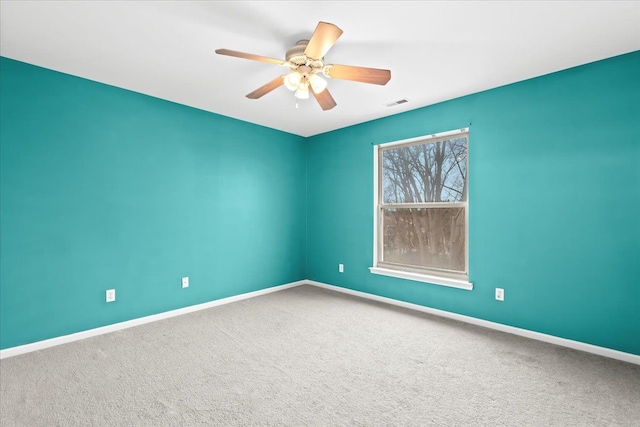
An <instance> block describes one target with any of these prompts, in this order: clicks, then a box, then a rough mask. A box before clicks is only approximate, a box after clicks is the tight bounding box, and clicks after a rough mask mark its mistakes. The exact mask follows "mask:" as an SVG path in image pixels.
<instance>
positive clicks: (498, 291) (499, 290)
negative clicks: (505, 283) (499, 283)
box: [496, 288, 504, 301]
mask: <svg viewBox="0 0 640 427" xmlns="http://www.w3.org/2000/svg"><path fill="white" fill-rule="evenodd" d="M496 299H497V300H498V301H504V289H502V288H496Z"/></svg>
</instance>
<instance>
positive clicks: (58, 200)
mask: <svg viewBox="0 0 640 427" xmlns="http://www.w3.org/2000/svg"><path fill="white" fill-rule="evenodd" d="M0 61H1V62H0V73H1V74H0V84H1V87H0V93H1V101H0V102H1V104H0V125H1V126H0V128H1V131H0V132H1V133H0V143H1V146H0V159H1V165H0V167H1V175H0V184H1V188H0V197H1V198H0V203H1V217H0V221H1V223H0V226H1V234H0V251H1V252H0V253H1V258H0V263H1V264H0V348H7V347H13V346H16V345H21V344H25V343H30V342H34V341H38V340H43V339H47V338H51V337H55V336H59V335H64V334H69V333H73V332H77V331H81V330H86V329H90V328H95V327H98V326H103V325H107V324H111V323H115V322H120V321H124V320H128V319H132V318H136V317H141V316H145V315H150V314H154V313H159V312H163V311H167V310H171V309H175V308H179V307H184V306H189V305H193V304H197V303H202V302H206V301H211V300H215V299H219V298H223V297H228V296H231V295H236V294H240V293H245V292H249V291H255V290H258V289H262V288H265V287H269V286H275V285H280V284H283V283H288V282H292V281H296V280H300V279H303V278H304V277H305V253H304V247H305V217H306V211H305V200H306V194H305V192H306V189H305V185H306V183H305V177H306V166H305V158H306V144H305V141H304V139H303V138H301V137H298V136H294V135H290V134H286V133H283V132H278V131H275V130H272V129H267V128H264V127H260V126H256V125H253V124H249V123H245V122H241V121H238V120H233V119H230V118H227V117H222V116H218V115H214V114H211V113H207V112H204V111H200V110H196V109H192V108H188V107H184V106H180V105H177V104H174V103H171V102H167V101H162V100H159V99H155V98H152V97H148V96H144V95H140V94H137V93H133V92H129V91H126V90H122V89H117V88H114V87H111V86H107V85H103V84H99V83H95V82H91V81H88V80H84V79H80V78H77V77H72V76H69V75H65V74H61V73H57V72H53V71H49V70H45V69H43V68H38V67H34V66H31V65H27V64H24V63H21V62H16V61H12V60H9V59H6V58H2V59H1V60H0ZM211 96H215V94H211ZM182 276H189V277H190V280H191V284H190V285H191V286H190V288H188V289H184V290H183V289H181V284H180V278H181V277H182ZM110 288H115V289H116V296H117V299H116V301H115V302H114V303H110V304H107V303H106V302H105V290H106V289H110Z"/></svg>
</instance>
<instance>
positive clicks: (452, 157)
mask: <svg viewBox="0 0 640 427" xmlns="http://www.w3.org/2000/svg"><path fill="white" fill-rule="evenodd" d="M466 179H467V137H466V136H464V137H461V138H452V139H448V140H445V141H438V142H431V143H426V144H420V145H411V146H408V147H400V148H395V149H388V150H383V151H382V190H383V194H382V199H383V203H424V202H460V201H466V200H467V186H466Z"/></svg>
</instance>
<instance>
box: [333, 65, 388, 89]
mask: <svg viewBox="0 0 640 427" xmlns="http://www.w3.org/2000/svg"><path fill="white" fill-rule="evenodd" d="M326 71H327V74H328V75H329V77H331V78H332V79H342V80H352V81H354V82H362V83H372V84H374V85H386V84H387V82H388V81H389V80H390V79H391V71H389V70H381V69H379V68H366V67H354V66H351V65H337V64H331V65H327V70H326Z"/></svg>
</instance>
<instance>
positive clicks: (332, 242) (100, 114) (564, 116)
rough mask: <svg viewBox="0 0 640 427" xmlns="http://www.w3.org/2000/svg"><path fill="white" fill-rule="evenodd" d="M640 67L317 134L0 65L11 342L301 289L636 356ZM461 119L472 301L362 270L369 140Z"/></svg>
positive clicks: (5, 285)
mask: <svg viewBox="0 0 640 427" xmlns="http://www.w3.org/2000/svg"><path fill="white" fill-rule="evenodd" d="M639 75H640V52H635V53H631V54H628V55H623V56H619V57H615V58H612V59H608V60H605V61H600V62H596V63H593V64H588V65H585V66H581V67H577V68H573V69H569V70H566V71H562V72H559V73H554V74H551V75H547V76H544V77H540V78H536V79H532V80H528V81H524V82H520V83H517V84H513V85H509V86H505V87H501V88H498V89H493V90H490V91H486V92H482V93H478V94H474V95H470V96H467V97H463V98H459V99H455V100H452V101H449V102H445V103H441V104H437V105H433V106H430V107H426V108H421V109H418V110H413V111H410V112H406V113H402V114H398V115H395V116H391V117H387V118H384V119H380V120H376V121H372V122H368V123H364V124H361V125H356V126H351V127H348V128H345V129H341V130H337V131H334V132H330V133H326V134H322V135H318V136H315V137H312V138H308V139H307V140H306V141H305V140H304V139H303V138H301V137H297V136H294V135H290V134H286V133H282V132H278V131H275V130H272V129H267V128H264V127H260V126H256V125H252V124H249V123H245V122H241V121H237V120H233V119H230V118H226V117H222V116H218V115H215V114H211V113H207V112H203V111H199V110H195V109H191V108H187V107H184V106H180V105H177V104H173V103H170V102H166V101H162V100H158V99H155V98H151V97H147V96H144V95H140V94H136V93H133V92H129V91H126V90H122V89H117V88H114V87H110V86H107V85H102V84H98V83H94V82H90V81H87V80H83V79H80V78H76V77H72V76H68V75H65V74H61V73H56V72H53V71H48V70H45V69H42V68H38V67H34V66H30V65H27V64H24V63H20V62H16V61H12V60H9V59H6V58H2V59H1V62H0V77H1V78H0V84H1V87H0V90H1V92H0V93H1V97H0V99H1V103H0V132H1V133H0V144H1V145H0V161H1V164H0V166H1V169H0V173H1V175H0V203H1V205H0V208H1V216H0V226H1V234H0V255H1V257H0V348H8V347H13V346H16V345H20V344H25V343H29V342H34V341H38V340H42V339H46V338H51V337H55V336H59V335H64V334H68V333H72V332H77V331H81V330H86V329H90V328H94V327H98V326H103V325H107V324H112V323H116V322H120V321H124V320H128V319H132V318H137V317H141V316H145V315H149V314H154V313H159V312H163V311H167V310H171V309H175V308H179V307H184V306H188V305H192V304H197V303H201V302H206V301H211V300H215V299H219V298H223V297H227V296H231V295H236V294H240V293H244V292H249V291H253V290H257V289H261V288H264V287H267V286H274V285H278V284H282V283H287V282H292V281H295V280H299V279H303V278H305V277H307V278H309V279H312V280H317V281H321V282H325V283H330V284H333V285H337V286H342V287H346V288H350V289H355V290H360V291H364V292H369V293H373V294H376V295H381V296H385V297H390V298H395V299H398V300H402V301H408V302H412V303H416V304H420V305H424V306H428V307H434V308H438V309H442V310H447V311H451V312H455V313H461V314H465V315H469V316H474V317H477V318H480V319H486V320H490V321H494V322H499V323H503V324H507V325H512V326H516V327H520V328H525V329H529V330H533V331H539V332H543V333H547V334H551V335H556V336H559V337H564V338H569V339H573V340H577V341H582V342H586V343H591V344H595V345H599V346H603V347H608V348H612V349H617V350H621V351H626V352H629V353H634V354H640V339H639V337H640V279H638V277H639V276H640V274H639V273H640V268H639V267H638V265H639V260H640V221H639V220H638V218H640V137H639V135H640V79H638V77H637V76H639ZM212 96H215V95H212ZM468 123H471V126H470V143H469V145H470V148H469V156H470V168H469V171H470V200H469V202H470V219H469V220H470V241H469V245H470V279H471V281H472V282H473V283H474V286H475V288H474V290H473V291H464V290H459V289H454V288H447V287H442V286H436V285H430V284H425V283H418V282H412V281H407V280H402V279H394V278H389V277H384V276H377V275H373V274H371V273H369V270H368V267H370V266H371V262H372V253H373V248H372V241H373V235H372V228H373V225H372V219H373V196H372V193H373V190H372V186H373V165H372V163H373V149H372V144H376V143H382V142H389V141H394V140H400V139H405V138H410V137H415V136H420V135H425V134H430V133H434V132H441V131H446V130H451V129H455V128H460V127H464V126H467V124H468ZM305 248H306V249H305ZM338 263H344V264H345V272H344V273H342V274H341V273H338V268H337V264H338ZM184 275H188V276H189V277H190V278H191V287H190V288H189V289H186V290H183V289H181V288H180V278H181V277H182V276H184ZM496 287H502V288H504V289H505V298H506V300H505V301H504V302H502V303H501V302H497V301H495V300H494V296H493V293H494V288H496ZM109 288H115V289H116V290H117V301H116V302H115V303H111V304H107V303H105V302H104V292H105V290H106V289H109Z"/></svg>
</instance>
